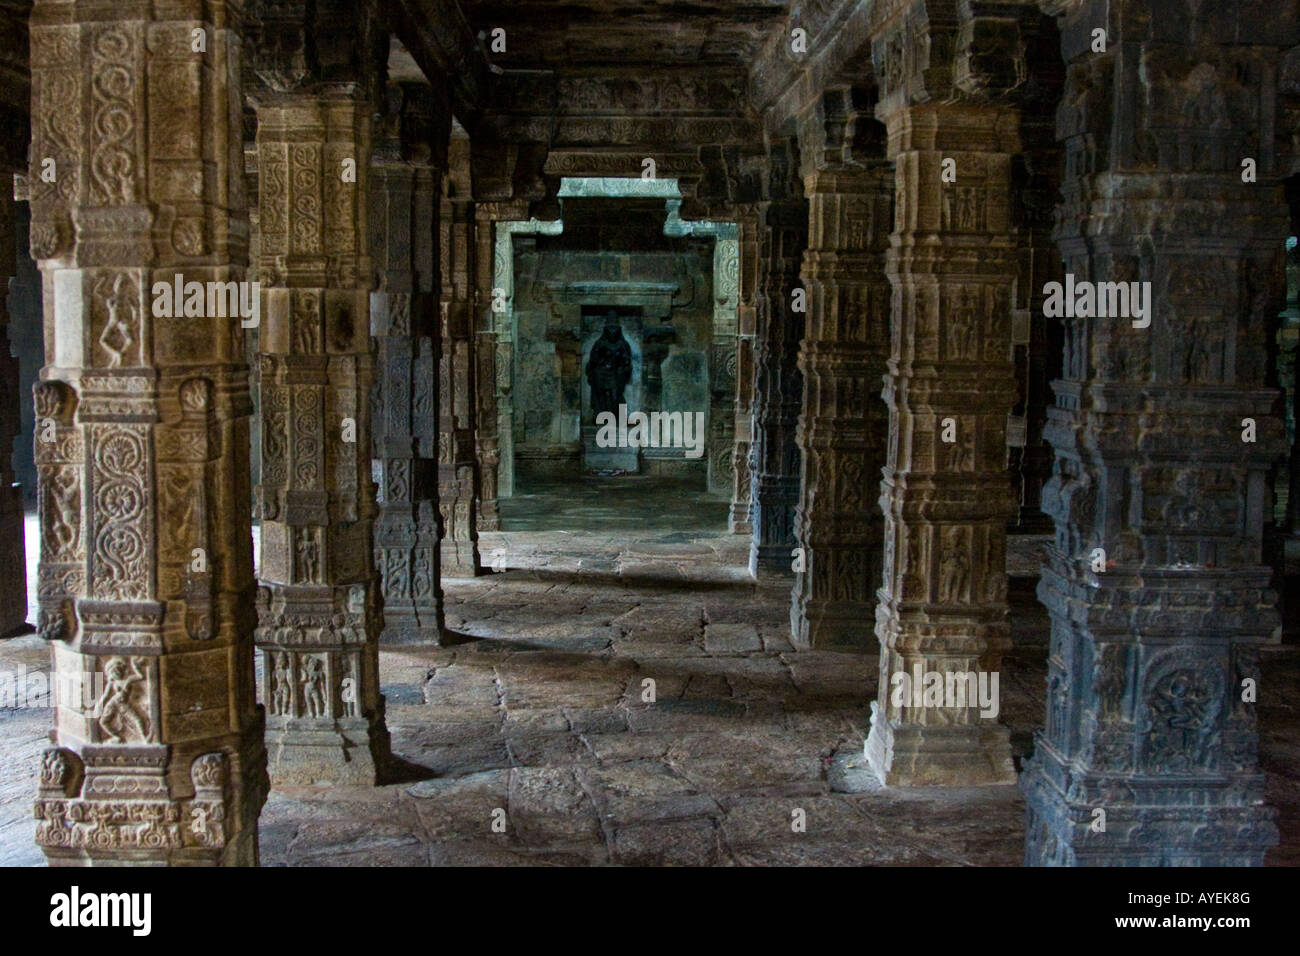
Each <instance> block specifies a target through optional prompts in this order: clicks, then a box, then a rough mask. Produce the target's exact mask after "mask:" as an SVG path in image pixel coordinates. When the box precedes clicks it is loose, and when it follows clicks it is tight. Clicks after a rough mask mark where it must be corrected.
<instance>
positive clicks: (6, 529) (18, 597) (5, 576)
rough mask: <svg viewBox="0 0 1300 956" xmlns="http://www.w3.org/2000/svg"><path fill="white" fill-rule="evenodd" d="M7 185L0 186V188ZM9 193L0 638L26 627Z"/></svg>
mask: <svg viewBox="0 0 1300 956" xmlns="http://www.w3.org/2000/svg"><path fill="white" fill-rule="evenodd" d="M6 185H7V183H4V182H0V187H3V186H6ZM13 202H14V201H13V194H12V192H11V191H10V190H8V189H0V637H4V636H6V635H9V634H13V633H15V632H17V631H20V630H22V629H23V628H24V627H26V621H27V551H26V548H25V547H24V543H23V491H22V486H21V485H19V484H18V482H17V479H16V477H15V475H14V464H13V454H12V453H11V449H12V448H13V447H14V437H15V436H16V435H17V434H18V431H19V428H20V424H19V412H18V401H19V399H18V359H16V358H14V357H13V356H12V355H10V354H9V333H8V324H9V314H8V312H7V310H6V308H5V302H4V299H5V296H4V290H5V289H6V288H7V286H8V284H9V276H10V274H11V273H12V272H13V271H14V269H15V262H14V232H13V224H14V205H13Z"/></svg>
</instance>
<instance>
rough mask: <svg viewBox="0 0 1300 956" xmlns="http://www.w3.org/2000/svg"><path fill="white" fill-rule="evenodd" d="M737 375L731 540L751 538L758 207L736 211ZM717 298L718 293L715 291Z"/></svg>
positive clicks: (730, 516) (755, 404) (738, 208)
mask: <svg viewBox="0 0 1300 956" xmlns="http://www.w3.org/2000/svg"><path fill="white" fill-rule="evenodd" d="M736 226H737V233H738V239H737V255H736V280H735V283H736V284H735V292H734V296H735V300H736V306H735V307H736V346H735V348H736V359H735V364H736V373H735V376H734V379H735V395H734V396H733V397H732V406H733V409H734V410H733V413H732V414H733V417H734V425H733V428H732V435H733V438H732V448H731V471H732V489H731V512H730V514H729V515H728V519H727V526H728V528H729V529H730V530H731V533H732V534H745V535H749V534H752V533H753V530H754V526H753V524H752V523H751V522H752V519H753V500H754V468H753V462H754V458H753V448H754V413H755V411H756V409H757V405H758V395H757V391H756V388H757V370H756V368H755V363H754V339H755V334H756V331H757V330H756V325H757V313H758V304H757V297H758V249H759V229H760V226H759V213H758V207H757V206H756V205H755V204H752V203H750V204H745V205H741V206H739V207H737V209H736ZM715 296H716V290H715Z"/></svg>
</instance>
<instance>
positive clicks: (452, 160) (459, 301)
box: [438, 138, 481, 578]
mask: <svg viewBox="0 0 1300 956" xmlns="http://www.w3.org/2000/svg"><path fill="white" fill-rule="evenodd" d="M468 165H469V141H468V140H466V139H460V138H458V139H454V140H453V141H452V143H451V146H450V147H449V157H448V166H449V169H451V170H453V171H455V172H462V171H463V172H464V173H467V172H468ZM460 184H461V179H460V177H457V178H455V179H453V180H452V181H451V183H450V185H449V188H448V190H447V192H448V194H447V195H446V196H444V197H443V200H442V204H441V208H442V215H441V217H440V222H441V243H440V252H441V257H442V270H441V272H442V311H441V323H442V329H441V332H442V356H441V361H440V364H439V378H438V507H439V508H440V509H441V511H442V535H443V537H442V573H443V575H444V576H446V577H453V578H472V577H474V576H475V575H477V574H478V573H479V571H480V570H481V568H480V564H479V549H478V519H477V514H478V508H477V501H476V498H475V484H476V474H477V471H478V457H477V455H476V454H475V448H474V421H475V407H474V405H475V402H474V396H475V390H474V389H475V386H474V379H475V375H474V373H475V367H474V356H475V348H474V320H473V302H472V298H471V297H472V296H473V294H474V286H473V276H474V263H473V256H474V251H475V250H474V204H473V202H471V201H470V200H469V199H468V198H467V197H465V196H463V195H461V194H460V193H459V192H456V189H457V188H458V187H460ZM460 188H463V187H460Z"/></svg>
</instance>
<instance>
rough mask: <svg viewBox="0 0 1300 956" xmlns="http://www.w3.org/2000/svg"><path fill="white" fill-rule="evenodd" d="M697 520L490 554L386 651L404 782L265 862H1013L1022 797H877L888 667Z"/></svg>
mask: <svg viewBox="0 0 1300 956" xmlns="http://www.w3.org/2000/svg"><path fill="white" fill-rule="evenodd" d="M628 487H630V486H628ZM683 501H685V502H686V504H685V505H684V506H683V509H684V510H681V509H679V510H678V511H676V512H675V511H674V508H675V507H676V505H675V504H674V503H673V502H671V501H659V503H658V506H657V507H656V509H655V511H654V517H653V518H652V519H651V520H648V521H645V522H643V524H642V526H641V528H640V530H637V529H636V528H635V527H634V526H633V525H632V523H631V522H628V523H626V525H624V523H623V522H622V521H621V520H620V521H619V523H618V526H616V527H612V528H611V527H605V528H603V529H601V530H582V529H579V530H576V531H570V532H563V531H558V530H521V531H509V532H501V533H488V534H484V535H482V547H483V551H484V554H485V555H486V554H491V553H495V554H496V555H497V556H498V558H497V563H498V566H504V567H505V568H506V569H507V570H505V571H504V572H500V573H494V574H489V575H485V576H483V577H480V578H477V579H474V580H461V581H446V582H444V584H445V589H446V617H447V627H448V630H449V632H450V633H449V643H448V646H444V647H409V646H401V647H391V648H389V647H385V648H384V649H383V650H382V651H381V654H380V667H381V673H382V682H383V691H384V694H385V696H386V699H387V722H388V727H389V728H390V730H391V732H392V739H393V750H394V753H395V755H396V757H397V760H396V761H395V765H394V767H393V768H390V770H389V772H388V778H387V780H386V782H385V783H384V784H383V785H381V786H378V787H339V786H328V787H327V786H298V787H283V788H277V789H275V790H274V791H273V792H272V794H271V796H270V799H269V800H268V802H267V805H266V808H265V810H264V811H263V814H262V818H261V854H262V863H263V865H272V866H278V865H320V866H347V865H439V864H456V865H516V864H520V865H557V864H558V865H588V864H630V865H663V864H673V865H718V864H721V865H730V864H738V865H769V864H792V865H793V864H823V865H867V864H889V865H909V866H911V865H920V866H928V865H965V864H989V865H1006V866H1014V865H1018V864H1019V863H1020V861H1021V853H1022V845H1023V841H1024V806H1023V802H1022V801H1021V799H1020V796H1019V794H1018V792H1017V791H1016V789H1015V788H1014V787H1005V786H1004V787H983V788H969V789H957V790H915V791H898V790H886V789H883V788H880V787H878V786H877V787H871V786H870V783H869V779H868V778H867V775H866V774H864V773H863V769H862V767H861V763H862V761H861V757H860V755H861V748H862V742H863V738H864V735H865V733H866V731H867V729H868V726H869V719H870V710H869V702H870V701H871V699H872V698H873V697H874V696H875V691H876V681H877V661H876V657H875V656H874V655H872V654H852V653H832V652H809V651H796V650H794V648H793V647H792V646H791V645H790V643H789V641H788V630H789V610H788V609H789V594H790V583H789V580H788V579H783V578H767V577H764V578H763V579H761V580H759V581H755V580H753V579H752V578H751V577H750V576H749V574H748V572H747V571H746V569H745V568H746V562H747V557H748V550H747V549H748V543H747V540H746V539H744V538H742V537H737V536H733V535H728V534H725V533H724V530H723V529H722V528H721V527H720V525H721V522H720V521H715V522H713V524H714V526H713V527H708V525H709V523H710V522H709V520H707V518H708V516H707V515H706V520H703V521H702V522H700V523H703V524H705V525H706V527H705V529H703V530H698V529H697V530H692V526H691V525H690V524H688V523H686V522H687V521H689V520H698V519H699V518H700V514H698V513H697V514H694V518H693V519H692V512H694V510H695V509H697V508H698V502H695V503H691V502H690V501H689V499H686V498H684V499H683ZM712 504H713V505H714V506H715V507H717V503H716V502H714V503H712ZM510 507H515V508H517V511H516V513H515V514H514V515H511V514H510V511H509V508H510ZM545 508H546V503H545V498H544V496H538V499H537V500H536V501H530V500H529V499H528V498H526V497H524V496H521V497H520V498H517V499H515V502H514V503H512V504H511V505H508V507H507V509H506V514H505V515H504V517H505V518H506V520H507V527H509V526H511V524H512V523H513V524H514V526H521V525H522V526H525V527H527V526H529V525H530V524H531V526H532V527H533V528H534V529H538V528H544V527H545V526H546V525H547V517H548V516H547V512H546V510H545ZM613 511H614V512H615V513H620V512H621V514H622V517H624V518H626V517H627V513H626V508H619V507H615V508H613ZM701 513H702V512H701ZM550 517H551V518H552V519H554V518H555V515H554V514H551V516H550ZM571 524H581V522H571ZM1036 546H1037V545H1036V543H1035V542H1034V541H1032V540H1027V541H1024V542H1021V543H1020V544H1019V545H1017V547H1018V548H1019V549H1020V550H1021V551H1023V550H1025V549H1027V548H1029V549H1032V548H1033V547H1036ZM1015 560H1021V561H1024V560H1026V558H1025V555H1023V554H1022V555H1021V556H1020V558H1016V557H1014V556H1013V557H1012V558H1011V559H1009V562H1008V563H1009V566H1011V565H1012V562H1013V561H1015ZM1033 583H1034V582H1033V580H1032V579H1029V578H1016V579H1013V587H1012V591H1011V593H1012V607H1013V610H1012V624H1013V633H1014V634H1015V637H1016V649H1015V650H1014V651H1013V652H1012V653H1011V654H1009V655H1008V656H1007V658H1006V660H1005V662H1004V664H1003V669H1002V672H1001V675H1000V677H1001V680H1000V691H1001V714H1000V719H1001V720H1002V721H1003V722H1004V723H1006V724H1007V725H1008V727H1009V728H1010V729H1011V733H1012V744H1013V748H1014V750H1015V753H1016V759H1017V761H1018V762H1019V761H1020V760H1021V759H1023V757H1024V756H1025V755H1026V754H1027V753H1028V751H1029V749H1030V747H1031V746H1032V743H1031V739H1032V738H1031V733H1032V731H1033V729H1034V728H1036V727H1037V726H1039V725H1040V724H1041V721H1042V716H1043V712H1044V700H1043V694H1044V687H1043V683H1044V675H1045V662H1044V655H1045V653H1046V645H1047V619H1046V616H1045V614H1044V613H1043V612H1042V609H1041V607H1039V605H1038V604H1037V602H1036V601H1035V600H1034V597H1033ZM869 625H870V622H869V621H864V622H863V626H864V627H868V626H869ZM46 654H47V651H46V650H45V648H44V647H43V646H42V644H41V642H40V641H39V640H38V639H37V638H36V637H35V636H32V635H28V636H25V637H20V638H16V639H13V640H10V641H6V642H0V669H10V670H12V669H14V668H15V667H16V666H18V665H20V664H21V665H25V666H27V667H28V668H29V669H36V668H38V667H42V666H44V665H45V661H46ZM1297 677H1300V654H1298V653H1297V651H1296V648H1295V646H1294V645H1290V646H1283V647H1279V648H1271V649H1267V650H1266V651H1265V654H1264V680H1263V682H1262V686H1261V704H1260V706H1261V730H1262V743H1261V752H1262V758H1263V763H1264V767H1265V769H1266V770H1267V772H1268V773H1269V775H1270V777H1269V799H1270V802H1271V803H1272V804H1273V805H1274V806H1275V807H1277V808H1278V814H1279V825H1280V826H1281V827H1282V830H1283V840H1284V848H1281V849H1278V850H1275V851H1273V853H1272V854H1271V856H1270V857H1269V862H1270V863H1277V864H1291V865H1295V864H1296V863H1300V849H1298V845H1300V760H1297V757H1300V733H1298V731H1300V715H1298V714H1297V712H1296V705H1295V703H1294V701H1293V699H1291V695H1289V694H1285V693H1284V690H1285V688H1287V687H1291V686H1295V683H1296V678H1297ZM651 690H653V693H651ZM1284 697H1285V698H1286V699H1283V698H1284ZM50 725H51V712H50V711H49V710H48V709H47V708H27V709H15V708H9V709H0V766H2V767H3V768H4V769H3V771H0V864H9V865H23V864H27V865H30V864H40V863H42V862H43V858H42V857H41V854H40V852H39V851H38V850H37V848H36V847H35V846H34V845H33V843H32V836H33V833H34V825H33V822H32V819H31V798H32V795H33V794H34V793H35V787H36V780H35V775H36V768H37V764H38V760H39V753H40V750H41V749H42V747H43V746H45V740H46V734H47V731H48V728H49V727H50ZM864 780H866V781H867V782H866V785H867V786H868V789H866V790H865V791H862V790H861V789H860V788H861V787H862V786H863V785H864ZM844 781H851V782H852V785H853V786H854V787H855V788H856V789H859V791H860V792H852V793H845V792H838V788H840V787H841V786H842V785H843V782H844ZM800 824H802V826H801V825H800Z"/></svg>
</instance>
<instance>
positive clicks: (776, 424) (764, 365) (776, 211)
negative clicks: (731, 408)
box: [749, 148, 808, 573]
mask: <svg viewBox="0 0 1300 956" xmlns="http://www.w3.org/2000/svg"><path fill="white" fill-rule="evenodd" d="M791 160H792V157H791V156H790V155H789V150H788V149H777V148H774V149H773V150H772V153H771V158H770V160H769V162H770V164H771V166H772V170H771V172H770V180H771V184H772V185H771V187H770V188H771V191H772V192H771V195H772V197H773V198H772V201H770V202H766V203H763V204H762V205H763V206H764V207H765V208H763V210H762V213H761V214H762V216H763V227H762V237H763V238H762V243H761V252H760V259H759V263H760V264H759V285H760V289H759V294H758V300H757V319H756V326H757V328H756V336H755V360H754V364H755V377H756V383H755V392H756V396H757V397H756V402H755V405H756V408H755V412H754V452H753V460H754V474H753V477H752V479H751V480H752V481H753V488H754V490H753V515H752V518H751V523H752V525H753V535H754V537H753V540H752V542H751V544H750V550H749V568H750V571H751V572H753V573H757V572H758V571H759V569H760V568H761V569H764V570H768V571H780V572H788V571H789V570H790V569H791V568H792V567H793V566H794V555H793V551H794V548H795V537H794V510H795V506H796V505H797V504H798V502H799V446H798V445H797V444H796V443H795V427H796V424H797V422H798V418H799V406H800V403H801V402H802V400H803V376H802V375H801V374H800V372H799V366H798V357H799V346H800V344H801V343H802V341H803V332H804V327H803V326H804V323H803V319H804V315H805V313H803V312H795V311H794V309H793V308H792V305H793V298H792V292H793V291H794V289H795V287H796V286H798V285H799V267H800V264H801V262H802V261H803V252H804V248H805V247H806V246H807V244H808V204H807V203H806V202H804V201H803V200H802V196H801V190H800V189H799V185H798V182H797V177H796V176H795V175H794V174H795V172H796V171H795V170H793V169H791V168H790V166H791Z"/></svg>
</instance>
